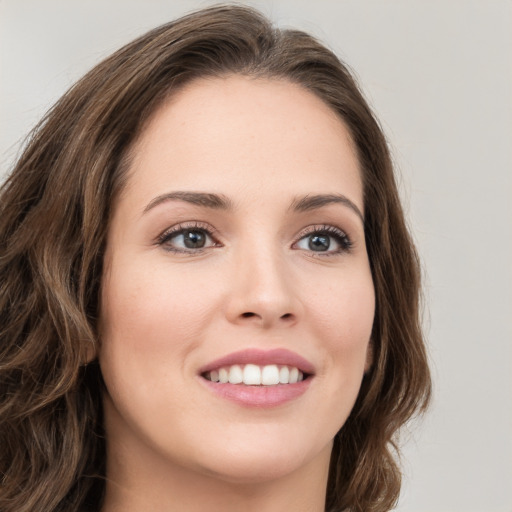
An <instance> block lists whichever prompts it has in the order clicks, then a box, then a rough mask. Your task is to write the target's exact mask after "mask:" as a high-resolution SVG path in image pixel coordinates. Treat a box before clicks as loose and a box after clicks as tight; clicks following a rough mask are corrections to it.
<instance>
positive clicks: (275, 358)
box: [199, 348, 315, 385]
mask: <svg viewBox="0 0 512 512" xmlns="http://www.w3.org/2000/svg"><path fill="white" fill-rule="evenodd" d="M234 364H257V365H260V366H264V365H267V364H280V365H286V366H295V367H296V368H298V369H299V370H301V371H302V372H303V373H307V374H313V373H315V369H314V367H313V365H312V364H311V363H310V362H309V361H307V360H306V359H304V358H303V357H301V356H299V355H298V354H296V353H295V352H291V351H290V350H286V349H284V348H276V349H273V350H261V349H256V348H251V349H246V350H240V351H238V352H233V353H231V354H228V355H227V356H224V357H221V358H219V359H216V360H215V361H212V362H211V363H208V364H206V365H205V366H203V367H202V368H200V370H199V373H205V372H209V371H211V370H218V369H219V368H222V367H223V366H232V365H234ZM288 385H289V384H288Z"/></svg>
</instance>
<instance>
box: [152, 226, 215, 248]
mask: <svg viewBox="0 0 512 512" xmlns="http://www.w3.org/2000/svg"><path fill="white" fill-rule="evenodd" d="M158 244H159V245H161V246H162V247H163V248H164V249H165V250H166V251H170V252H177V253H180V252H181V253H196V252H201V251H202V250H204V249H208V248H210V247H216V246H218V245H219V244H218V243H217V242H216V241H215V240H214V239H213V234H212V230H211V229H209V228H207V227H202V226H200V225H198V224H197V223H194V225H191V226H186V225H183V224H179V225H177V226H173V227H172V228H170V229H168V230H167V231H165V232H164V233H162V235H160V236H159V237H158Z"/></svg>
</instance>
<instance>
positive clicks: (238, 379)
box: [205, 364, 304, 386]
mask: <svg viewBox="0 0 512 512" xmlns="http://www.w3.org/2000/svg"><path fill="white" fill-rule="evenodd" d="M205 377H206V378H207V379H208V380H210V381H212V382H220V383H222V384H226V383H228V382H229V383H230V384H242V383H243V384H245V385H246V386H261V385H263V386H276V385H277V384H296V383H297V382H300V381H302V380H304V374H303V373H302V372H301V371H300V370H299V369H298V368H295V367H294V366H281V367H279V366H278V365H276V364H268V365H265V366H258V365H255V364H246V365H245V366H242V365H238V364H234V365H233V366H227V367H226V366H225V367H222V368H219V369H218V370H211V371H210V372H208V373H206V374H205Z"/></svg>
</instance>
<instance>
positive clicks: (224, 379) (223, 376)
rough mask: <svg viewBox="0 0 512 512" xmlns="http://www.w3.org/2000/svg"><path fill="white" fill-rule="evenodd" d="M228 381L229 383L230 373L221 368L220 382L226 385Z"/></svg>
mask: <svg viewBox="0 0 512 512" xmlns="http://www.w3.org/2000/svg"><path fill="white" fill-rule="evenodd" d="M228 381H229V374H228V371H227V370H226V368H221V369H220V370H219V382H222V383H223V384H225V383H226V382H228Z"/></svg>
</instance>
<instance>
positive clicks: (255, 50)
mask: <svg viewBox="0 0 512 512" xmlns="http://www.w3.org/2000/svg"><path fill="white" fill-rule="evenodd" d="M227 74H242V75H248V76H262V77H266V78H273V79H283V80H288V81H291V82H293V83H296V84H299V85H301V86H302V87H304V88H306V89H308V90H309V91H311V92H312V93H313V94H315V95H317V96H318V97H319V98H321V99H322V100H323V101H324V102H325V103H326V104H327V105H328V106H330V108H332V109H333V111H335V112H336V113H337V114H338V115H339V116H340V118H341V119H342V120H343V122H344V123H345V125H346V126H347V127H348V129H349V131H350V133H351V135H352V138H353V142H354V144H355V147H356V148H357V153H358V158H359V162H360V167H361V173H362V177H363V184H364V203H365V234H366V243H367V249H368V255H369V259H370V264H371V270H372V275H373V281H374V286H375V293H376V314H375V320H374V326H373V332H372V349H373V353H374V364H373V367H372V369H371V370H370V371H369V373H368V374H367V375H366V376H365V377H364V380H363V384H362V388H361V391H360V394H359V397H358V400H357V402H356V404H355V406H354V408H353V410H352V413H351V415H350V417H349V418H348V420H347V422H346V423H345V424H344V425H343V427H342V428H341V430H340V431H339V433H338V434H337V435H336V438H335V440H334V448H333V452H332V457H331V467H330V475H329V481H328V488H327V502H326V510H329V511H341V510H347V511H353V512H363V511H364V512H383V511H386V510H389V509H390V508H392V506H393V504H394V503H395V502H396V499H397V497H398V493H399V489H400V471H399V468H398V465H397V462H396V453H395V452H396V446H395V436H396V434H397V432H398V429H399V428H400V427H401V426H402V425H403V424H404V423H405V422H406V421H407V420H408V419H410V417H411V416H412V415H413V414H414V413H415V412H417V411H419V410H423V409H424V408H425V407H426V405H427V403H428V399H429V396H430V377H429V370H428V366H427V357H426V353H425V346H424V341H423V337H422V333H421V329H420V320H419V314H420V311H419V293H420V270H419V263H418V258H417V255H416V252H415V249H414V245H413V243H412V241H411V237H410V235H409V232H408V229H407V226H406V223H405V220H404V214H403V211H402V208H401V205H400V200H399V197H398V192H397V187H396V183H395V178H394V175H393V168H392V163H391V159H390V155H389V151H388V147H387V144H386V141H385V138H384V136H383V133H382V131H381V129H380V127H379V125H378V123H377V121H376V119H375V117H374V116H373V114H372V112H371V110H370V108H369V107H368V104H367V103H366V101H365V100H364V98H363V97H362V95H361V93H360V91H359V89H358V87H357V85H356V83H355V81H354V79H353V78H352V76H351V74H350V73H349V71H348V70H347V68H346V67H345V66H344V65H343V64H342V63H341V62H340V61H339V60H338V58H337V57H336V56H335V55H334V54H333V53H331V52H330V51H329V50H327V49H326V48H325V47H324V46H322V45H321V44H320V43H318V42H317V41H316V40H315V39H313V38H312V37H311V36H309V35H307V34H305V33H303V32H300V31H293V30H278V29H276V28H274V27H273V26H272V25H271V24H270V23H269V21H268V20H267V19H265V18H264V17H263V16H261V15H260V14H259V13H258V12H256V11H254V10H252V9H250V8H246V7H241V6H234V5H227V6H216V7H212V8H208V9H204V10H202V11H198V12H197V13H193V14H191V15H188V16H185V17H184V18H181V19H179V20H177V21H175V22H171V23H169V24H166V25H163V26H161V27H159V28H157V29H155V30H153V31H151V32H149V33H147V34H146V35H144V36H142V37H140V38H139V39H137V40H135V41H134V42H132V43H130V44H128V45H127V46H125V47H124V48H122V49H120V50H119V51H117V52H116V53H115V54H113V55H112V56H111V57H109V58H107V59H106V60H105V61H103V62H102V63H100V64H99V65H98V66H96V67H95V68H94V69H93V70H92V71H90V72H89V73H88V74H87V75H86V76H85V77H84V78H83V79H82V80H80V81H79V82H78V83H77V84H76V85H75V86H74V87H72V88H71V89H70V91H68V92H67V93H66V94H65V95H64V96H63V97H62V98H61V99H60V101H59V102H58V103H57V104H56V105H55V106H54V107H53V108H52V110H51V111H50V112H49V113H48V114H47V115H46V117H45V118H44V119H43V120H42V121H41V123H40V124H39V125H38V126H37V127H36V128H35V130H34V131H33V133H32V137H31V140H30V141H29V143H28V145H27V147H26V149H25V151H24V152H23V154H22V156H21V158H20V159H19V161H18V163H17V165H16V166H15V168H14V170H13V172H12V173H11V175H10V176H9V178H8V179H7V180H6V182H5V183H4V185H3V186H2V189H1V195H0V318H1V326H0V446H1V449H0V475H1V488H0V509H1V510H2V511H3V512H14V511H15V512H29V511H31V512H32V511H41V510H44V511H45V512H64V511H66V512H69V511H79V510H99V509H100V507H101V502H102V497H103V492H104V477H105V474H104V473H105V445H104V436H103V430H102V429H103V427H102V406H101V396H102V379H101V373H100V371H99V367H98V365H97V363H94V362H93V363H91V364H89V365H84V364H83V362H84V361H85V360H86V358H87V354H88V353H89V352H90V349H91V347H92V346H94V345H95V343H96V342H97V330H96V329H97V320H98V313H99V286H100V283H101V277H102V262H103V252H104V247H105V240H106V233H107V227H108V223H109V216H110V209H111V207H112V204H113V201H114V199H115V197H116V195H117V194H118V193H119V192H120V191H121V190H122V188H123V183H124V180H125V178H126V170H127V168H128V167H129V155H130V151H129V150H130V147H131V145H132V144H133V142H134V140H135V138H136V137H137V135H138V134H139V133H140V131H141V129H142V127H143V125H144V123H145V122H146V121H147V119H148V118H149V116H150V115H151V114H152V113H153V112H154V111H155V109H157V108H158V106H159V105H160V104H161V103H162V101H163V100H164V98H166V97H168V96H169V95H170V94H173V93H174V92H175V91H176V90H178V88H180V87H181V86H183V85H184V84H186V83H189V82H191V81H192V80H194V79H196V78H199V77H205V76H226V75H227Z"/></svg>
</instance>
